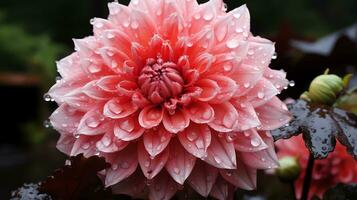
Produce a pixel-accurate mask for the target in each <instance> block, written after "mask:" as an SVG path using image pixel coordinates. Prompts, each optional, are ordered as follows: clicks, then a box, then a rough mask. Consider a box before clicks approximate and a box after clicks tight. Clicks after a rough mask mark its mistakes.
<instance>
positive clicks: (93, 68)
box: [88, 65, 102, 74]
mask: <svg viewBox="0 0 357 200" xmlns="http://www.w3.org/2000/svg"><path fill="white" fill-rule="evenodd" d="M101 70H102V69H101V68H100V67H99V66H97V65H90V66H89V67H88V71H89V72H90V73H92V74H94V73H98V72H100V71H101Z"/></svg>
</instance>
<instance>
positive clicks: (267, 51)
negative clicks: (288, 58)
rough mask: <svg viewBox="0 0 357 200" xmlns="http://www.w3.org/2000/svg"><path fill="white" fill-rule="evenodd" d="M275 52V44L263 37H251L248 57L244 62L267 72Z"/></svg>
mask: <svg viewBox="0 0 357 200" xmlns="http://www.w3.org/2000/svg"><path fill="white" fill-rule="evenodd" d="M274 52H275V47H274V43H273V42H271V41H269V40H267V39H263V38H261V37H250V38H249V50H248V57H247V59H245V60H244V63H245V64H247V65H251V66H255V67H258V68H263V69H264V71H265V69H266V68H267V67H268V66H269V64H270V61H271V58H272V56H273V54H274ZM254 55H259V56H254Z"/></svg>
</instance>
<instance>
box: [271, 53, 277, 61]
mask: <svg viewBox="0 0 357 200" xmlns="http://www.w3.org/2000/svg"><path fill="white" fill-rule="evenodd" d="M271 58H272V59H273V60H275V59H277V58H278V54H277V53H276V52H274V54H273V56H272V57H271Z"/></svg>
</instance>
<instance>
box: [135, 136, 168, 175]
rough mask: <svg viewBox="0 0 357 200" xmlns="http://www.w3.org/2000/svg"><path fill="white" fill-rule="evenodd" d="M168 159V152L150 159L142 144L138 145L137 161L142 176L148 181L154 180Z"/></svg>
mask: <svg viewBox="0 0 357 200" xmlns="http://www.w3.org/2000/svg"><path fill="white" fill-rule="evenodd" d="M168 158H169V151H168V150H165V151H163V152H162V153H161V154H159V155H157V156H156V157H155V158H152V157H151V156H150V154H148V152H147V151H146V149H145V146H144V144H143V143H139V144H138V159H139V164H140V167H141V170H142V171H143V173H144V176H145V177H146V178H148V179H152V178H154V177H155V176H156V175H157V174H158V173H159V172H160V171H161V169H162V168H164V166H165V164H166V161H167V159H168Z"/></svg>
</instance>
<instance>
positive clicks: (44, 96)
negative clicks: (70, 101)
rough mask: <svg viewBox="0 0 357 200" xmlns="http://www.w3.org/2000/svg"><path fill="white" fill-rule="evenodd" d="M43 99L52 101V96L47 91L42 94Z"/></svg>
mask: <svg viewBox="0 0 357 200" xmlns="http://www.w3.org/2000/svg"><path fill="white" fill-rule="evenodd" d="M43 99H44V100H45V101H47V102H49V101H54V100H53V98H52V97H51V96H50V95H49V94H48V93H46V94H44V95H43Z"/></svg>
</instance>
